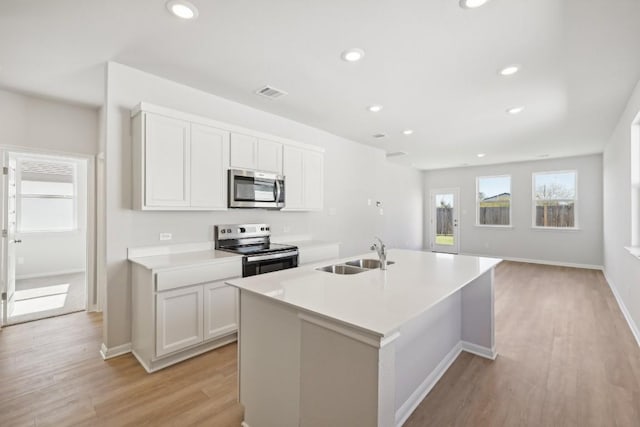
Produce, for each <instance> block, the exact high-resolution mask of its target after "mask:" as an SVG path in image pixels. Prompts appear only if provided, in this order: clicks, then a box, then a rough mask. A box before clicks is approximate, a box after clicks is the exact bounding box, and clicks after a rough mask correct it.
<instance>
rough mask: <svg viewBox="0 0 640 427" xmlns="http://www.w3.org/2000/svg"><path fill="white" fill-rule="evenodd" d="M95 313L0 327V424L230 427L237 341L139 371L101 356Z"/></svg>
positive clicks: (236, 410)
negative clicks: (150, 370)
mask: <svg viewBox="0 0 640 427" xmlns="http://www.w3.org/2000/svg"><path fill="white" fill-rule="evenodd" d="M101 341H102V316H101V315H100V314H88V313H84V312H83V313H75V314H69V315H66V316H60V317H54V318H50V319H45V320H40V321H36V322H30V323H24V324H20V325H15V326H9V327H7V328H4V329H2V331H0V381H1V384H0V425H1V426H11V427H13V426H70V425H78V426H143V425H149V426H165V425H166V426H197V425H202V426H221V427H226V426H234V427H237V426H238V425H240V422H241V420H242V417H243V412H242V409H241V406H240V405H239V404H238V403H237V402H236V400H237V376H236V372H237V364H236V357H237V347H236V345H235V344H231V345H228V346H225V347H222V348H220V349H217V350H216V351H212V352H209V353H206V354H204V355H202V356H199V357H196V358H194V359H191V360H189V361H188V362H185V363H180V364H177V365H174V366H172V367H170V368H167V369H164V370H162V371H159V372H156V373H154V374H151V375H149V374H147V373H146V372H145V370H144V369H143V368H142V367H141V366H140V364H139V363H138V362H137V361H136V360H135V358H134V357H133V356H132V355H124V356H121V357H117V358H114V359H111V360H109V361H106V362H105V361H103V360H102V358H101V357H100V354H99V349H100V345H101Z"/></svg>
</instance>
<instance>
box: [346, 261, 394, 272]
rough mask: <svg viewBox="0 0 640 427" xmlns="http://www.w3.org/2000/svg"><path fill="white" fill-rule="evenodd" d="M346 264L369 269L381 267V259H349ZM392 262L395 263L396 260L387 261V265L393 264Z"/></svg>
mask: <svg viewBox="0 0 640 427" xmlns="http://www.w3.org/2000/svg"><path fill="white" fill-rule="evenodd" d="M345 264H346V265H351V266H354V267H358V268H366V269H367V270H371V269H374V268H380V260H377V259H356V260H353V261H348V262H346V263H345ZM391 264H395V262H393V261H387V265H391Z"/></svg>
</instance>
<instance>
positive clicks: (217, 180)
mask: <svg viewBox="0 0 640 427" xmlns="http://www.w3.org/2000/svg"><path fill="white" fill-rule="evenodd" d="M228 168H229V132H226V131H223V130H220V129H216V128H212V127H209V126H202V125H196V124H193V125H191V206H192V207H197V208H211V209H225V208H226V207H227V169H228Z"/></svg>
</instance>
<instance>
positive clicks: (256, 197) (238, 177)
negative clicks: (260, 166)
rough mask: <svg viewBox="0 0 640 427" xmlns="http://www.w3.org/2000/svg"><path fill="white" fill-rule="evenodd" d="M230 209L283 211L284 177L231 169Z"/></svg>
mask: <svg viewBox="0 0 640 427" xmlns="http://www.w3.org/2000/svg"><path fill="white" fill-rule="evenodd" d="M229 207H230V208H261V209H282V208H283V207H284V176H282V175H277V174H274V173H267V172H258V171H248V170H241V169H229Z"/></svg>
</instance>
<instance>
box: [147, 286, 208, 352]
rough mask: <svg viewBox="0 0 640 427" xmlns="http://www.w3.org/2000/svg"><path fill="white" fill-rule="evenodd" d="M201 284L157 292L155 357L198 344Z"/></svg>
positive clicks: (201, 314) (201, 304)
mask: <svg viewBox="0 0 640 427" xmlns="http://www.w3.org/2000/svg"><path fill="white" fill-rule="evenodd" d="M203 326H204V316H203V287H202V285H200V286H192V287H189V288H181V289H176V290H173V291H166V292H160V293H158V294H156V356H157V357H160V356H163V355H165V354H169V353H173V352H174V351H178V350H182V349H184V348H186V347H189V346H192V345H195V344H198V343H201V342H202V340H203V329H204V328H203Z"/></svg>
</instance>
